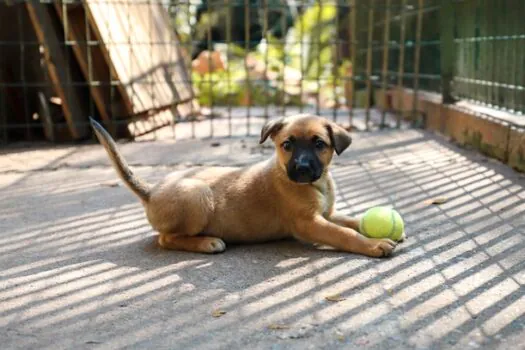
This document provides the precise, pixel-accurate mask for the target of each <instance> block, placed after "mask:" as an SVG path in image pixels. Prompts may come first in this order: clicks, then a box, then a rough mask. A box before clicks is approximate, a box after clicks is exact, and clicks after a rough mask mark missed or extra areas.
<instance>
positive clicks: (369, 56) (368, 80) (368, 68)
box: [365, 0, 374, 131]
mask: <svg viewBox="0 0 525 350" xmlns="http://www.w3.org/2000/svg"><path fill="white" fill-rule="evenodd" d="M373 40H374V0H369V2H368V40H367V45H368V47H367V50H366V101H365V108H366V111H365V125H366V130H367V131H368V130H369V123H370V98H371V96H372V46H373Z"/></svg>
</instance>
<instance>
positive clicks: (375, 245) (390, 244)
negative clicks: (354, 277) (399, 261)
mask: <svg viewBox="0 0 525 350" xmlns="http://www.w3.org/2000/svg"><path fill="white" fill-rule="evenodd" d="M396 245H397V243H396V242H394V241H392V240H390V239H369V240H368V247H369V250H368V252H367V255H368V256H371V257H374V258H382V257H386V256H390V255H392V252H393V251H394V249H395V248H396Z"/></svg>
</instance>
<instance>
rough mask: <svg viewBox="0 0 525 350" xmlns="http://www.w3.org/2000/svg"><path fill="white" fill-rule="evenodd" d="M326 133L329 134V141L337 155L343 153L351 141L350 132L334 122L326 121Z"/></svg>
mask: <svg viewBox="0 0 525 350" xmlns="http://www.w3.org/2000/svg"><path fill="white" fill-rule="evenodd" d="M326 128H327V129H328V135H330V142H332V147H333V148H334V150H335V153H337V155H340V154H341V153H343V151H344V150H345V149H347V148H348V146H350V144H351V143H352V138H351V137H350V133H348V131H346V130H345V129H343V128H342V127H340V126H339V125H337V124H335V123H328V124H327V125H326Z"/></svg>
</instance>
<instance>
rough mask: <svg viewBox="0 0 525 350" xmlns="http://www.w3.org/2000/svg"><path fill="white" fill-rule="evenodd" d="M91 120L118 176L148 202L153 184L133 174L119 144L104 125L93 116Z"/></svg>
mask: <svg viewBox="0 0 525 350" xmlns="http://www.w3.org/2000/svg"><path fill="white" fill-rule="evenodd" d="M89 120H90V122H91V127H93V130H94V131H95V134H96V135H97V138H98V140H99V141H100V143H101V144H102V145H103V146H104V148H105V149H106V152H107V153H108V156H109V159H110V160H111V163H113V167H114V168H115V170H116V171H117V174H118V176H119V177H120V178H121V179H122V181H124V183H125V184H126V186H128V188H129V189H130V190H131V191H133V193H135V194H136V195H137V196H138V197H139V198H140V199H141V200H143V201H144V202H147V201H148V199H149V194H150V190H151V186H150V185H149V184H147V183H146V182H144V181H143V180H141V179H140V178H138V177H137V176H136V175H134V174H133V172H132V171H131V169H130V168H129V166H128V163H127V162H126V160H125V159H124V158H123V157H122V155H121V154H120V152H119V151H118V149H117V144H116V143H115V141H114V140H113V138H112V137H111V135H109V133H108V132H107V131H106V130H105V129H104V128H103V127H102V125H100V124H99V123H97V122H96V121H95V120H94V119H93V118H89Z"/></svg>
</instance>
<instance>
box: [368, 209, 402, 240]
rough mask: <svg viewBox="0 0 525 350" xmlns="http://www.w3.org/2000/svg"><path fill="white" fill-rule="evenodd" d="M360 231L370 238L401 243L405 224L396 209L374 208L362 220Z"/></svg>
mask: <svg viewBox="0 0 525 350" xmlns="http://www.w3.org/2000/svg"><path fill="white" fill-rule="evenodd" d="M359 230H360V231H361V233H362V234H363V235H365V236H367V237H370V238H389V239H391V240H393V241H399V240H400V239H401V237H402V236H403V232H404V231H405V224H404V222H403V218H401V215H399V213H398V212H397V211H395V210H394V209H391V208H388V207H373V208H370V209H368V210H367V211H366V212H365V215H363V217H362V218H361V221H360V222H359Z"/></svg>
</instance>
